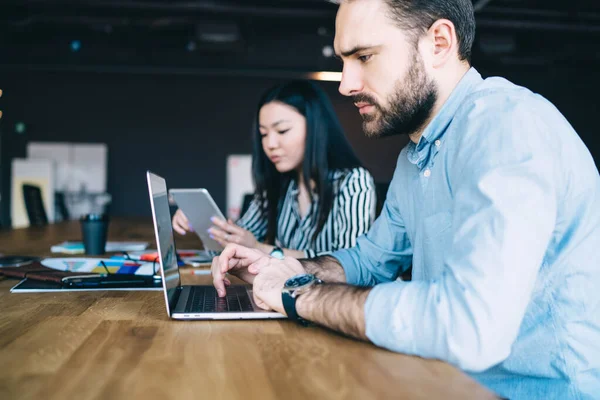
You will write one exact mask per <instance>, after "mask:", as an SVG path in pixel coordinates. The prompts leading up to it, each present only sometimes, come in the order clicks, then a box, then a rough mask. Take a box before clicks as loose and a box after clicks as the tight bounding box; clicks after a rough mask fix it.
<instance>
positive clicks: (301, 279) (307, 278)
mask: <svg viewBox="0 0 600 400" xmlns="http://www.w3.org/2000/svg"><path fill="white" fill-rule="evenodd" d="M314 279H315V276H314V275H312V274H302V275H296V276H293V277H291V278H290V279H288V280H287V281H286V282H285V287H286V288H291V289H293V288H299V287H301V286H304V285H306V284H308V283H310V282H312V281H313V280H314Z"/></svg>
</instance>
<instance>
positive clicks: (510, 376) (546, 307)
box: [333, 69, 600, 400]
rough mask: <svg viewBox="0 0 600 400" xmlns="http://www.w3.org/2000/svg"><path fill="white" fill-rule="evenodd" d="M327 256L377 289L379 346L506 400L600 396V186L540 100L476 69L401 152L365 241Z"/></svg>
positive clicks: (373, 332) (374, 314) (369, 310)
mask: <svg viewBox="0 0 600 400" xmlns="http://www.w3.org/2000/svg"><path fill="white" fill-rule="evenodd" d="M333 255H334V256H335V257H336V258H337V259H338V260H339V261H340V263H341V264H342V266H343V268H344V270H345V273H346V277H347V280H348V283H350V284H354V285H368V286H375V285H376V286H375V287H374V288H373V289H372V290H371V292H370V294H369V296H368V298H367V302H366V305H365V318H366V333H367V336H368V338H369V339H370V340H371V341H372V342H373V343H375V344H376V345H378V346H381V347H385V348H388V349H390V350H393V351H397V352H401V353H406V354H414V355H417V356H421V357H427V358H436V359H441V360H444V361H446V362H449V363H452V364H454V365H456V366H458V367H460V368H462V369H464V370H466V371H468V372H470V373H471V375H472V376H473V377H474V378H475V379H476V380H478V381H479V382H481V383H482V384H484V385H486V386H487V387H488V388H490V389H491V390H493V391H495V392H496V393H498V394H500V395H502V396H505V397H509V398H510V399H511V400H518V399H544V400H548V399H560V400H565V399H588V398H596V399H598V398H600V176H599V175H598V171H597V169H596V166H595V164H594V160H593V159H592V157H591V155H590V153H589V151H588V149H587V148H586V146H585V145H584V144H583V142H582V141H581V140H580V138H579V137H578V136H577V133H576V132H575V131H574V130H573V128H572V127H571V126H570V125H569V123H568V122H567V121H566V120H565V118H564V117H563V116H562V115H561V114H560V112H559V111H558V110H557V109H556V108H555V107H554V106H553V105H552V104H551V103H550V102H548V101H547V100H545V99H544V98H543V97H541V96H539V95H537V94H534V93H532V92H531V91H529V90H527V89H525V88H522V87H519V86H516V85H514V84H512V83H510V82H508V81H507V80H505V79H501V78H490V79H486V80H483V79H482V78H481V75H479V73H478V72H477V71H476V70H475V69H471V70H470V71H469V72H468V73H467V74H466V75H465V76H464V78H463V79H462V80H461V82H460V83H459V85H458V86H457V87H456V88H455V90H454V91H453V93H452V95H451V96H450V98H449V99H448V101H447V102H446V103H445V105H444V106H443V108H442V109H441V111H440V112H439V114H438V115H437V116H436V117H435V118H434V119H433V121H432V122H431V123H430V124H429V125H428V127H427V128H426V130H425V132H424V133H423V136H422V137H421V139H420V141H419V143H418V145H415V144H414V143H412V142H410V143H409V144H408V145H407V147H406V148H404V149H403V150H402V152H401V153H400V156H399V158H398V164H397V167H396V171H395V173H394V178H393V180H392V183H391V185H390V189H389V192H388V194H387V198H386V202H385V205H384V208H383V211H382V213H381V216H380V217H379V218H378V219H377V220H376V221H375V224H374V225H373V227H372V228H371V230H370V231H369V232H368V233H367V234H366V235H364V236H361V237H360V238H359V239H358V240H357V245H356V246H355V247H353V248H351V249H347V250H340V251H338V252H336V253H334V254H333ZM411 264H412V267H413V272H412V276H413V281H411V282H403V281H400V280H396V278H397V277H398V275H399V274H400V273H402V272H403V271H404V270H406V269H407V268H409V266H410V265H411Z"/></svg>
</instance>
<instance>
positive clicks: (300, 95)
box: [252, 80, 361, 244]
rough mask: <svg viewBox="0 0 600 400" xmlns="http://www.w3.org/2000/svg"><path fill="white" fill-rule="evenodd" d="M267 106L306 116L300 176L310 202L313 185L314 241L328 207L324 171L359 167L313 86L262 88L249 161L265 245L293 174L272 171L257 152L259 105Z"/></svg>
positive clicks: (327, 103)
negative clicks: (263, 214)
mask: <svg viewBox="0 0 600 400" xmlns="http://www.w3.org/2000/svg"><path fill="white" fill-rule="evenodd" d="M271 102H281V103H284V104H287V105H288V106H291V107H293V108H295V109H296V110H297V111H298V112H299V113H300V114H302V115H303V116H304V117H305V118H306V147H305V151H304V161H303V163H302V174H303V178H304V182H305V184H306V185H307V187H308V188H309V193H310V196H311V200H312V198H313V197H312V196H313V193H312V191H311V190H310V182H311V180H312V181H314V182H315V188H314V191H315V193H316V194H317V195H318V210H319V211H318V218H317V229H316V230H315V234H314V236H313V237H312V240H315V239H316V237H317V235H318V234H319V233H320V232H321V230H322V229H323V226H324V225H325V221H326V220H327V217H328V216H329V213H330V211H331V207H332V204H333V185H332V182H331V180H330V177H329V173H330V171H333V170H343V169H352V168H356V167H360V166H361V163H360V161H359V160H358V158H357V157H356V155H355V154H354V151H353V150H352V147H351V146H350V143H348V140H347V139H346V136H345V135H344V131H343V129H342V126H341V125H340V122H339V120H338V119H337V116H336V114H335V112H334V110H333V106H332V105H331V102H330V101H329V98H328V97H327V95H326V94H325V92H323V90H322V89H321V88H320V87H319V86H317V85H316V84H315V83H313V82H311V81H301V80H297V81H291V82H287V83H283V84H279V85H276V86H274V87H272V88H270V89H269V90H267V91H266V92H265V93H264V94H263V95H262V97H261V99H260V101H259V103H258V107H257V109H256V116H255V121H254V152H253V157H252V174H253V177H254V183H255V184H256V196H257V197H258V199H259V201H260V202H261V203H262V206H263V209H264V208H266V209H267V218H268V225H267V236H266V242H267V243H269V244H274V243H275V236H276V232H277V218H278V214H279V207H280V205H281V204H282V203H281V201H282V200H283V198H284V196H285V194H286V191H287V188H288V185H289V183H290V181H291V180H293V179H297V174H296V171H290V172H288V173H285V174H282V173H280V172H279V171H277V169H276V168H275V165H273V163H272V162H271V160H269V158H268V157H267V155H266V154H265V152H264V150H263V148H262V141H261V134H260V130H259V113H260V109H261V108H262V107H263V106H264V105H265V104H267V103H271Z"/></svg>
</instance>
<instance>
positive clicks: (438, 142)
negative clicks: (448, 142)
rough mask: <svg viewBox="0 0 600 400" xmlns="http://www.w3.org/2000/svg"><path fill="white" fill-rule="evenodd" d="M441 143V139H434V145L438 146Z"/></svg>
mask: <svg viewBox="0 0 600 400" xmlns="http://www.w3.org/2000/svg"><path fill="white" fill-rule="evenodd" d="M441 145H442V141H441V140H439V139H438V140H436V141H435V147H440V146H441Z"/></svg>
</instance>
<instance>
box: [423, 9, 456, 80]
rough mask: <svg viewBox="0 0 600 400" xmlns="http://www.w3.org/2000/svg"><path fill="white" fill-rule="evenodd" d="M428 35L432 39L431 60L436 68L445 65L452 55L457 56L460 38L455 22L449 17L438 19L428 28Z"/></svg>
mask: <svg viewBox="0 0 600 400" xmlns="http://www.w3.org/2000/svg"><path fill="white" fill-rule="evenodd" d="M427 34H428V36H429V38H430V40H431V43H432V44H433V46H432V52H433V54H431V60H432V66H433V67H434V68H439V67H441V66H442V65H444V64H445V63H446V62H447V61H448V60H449V59H450V58H451V57H457V54H458V47H459V45H458V38H457V37H456V29H455V28H454V24H453V23H452V22H451V21H449V20H447V19H438V20H437V21H435V22H434V23H433V25H431V27H430V28H429V30H428V33H427Z"/></svg>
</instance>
